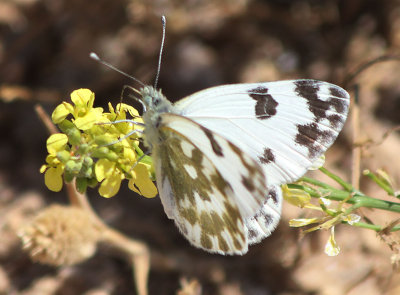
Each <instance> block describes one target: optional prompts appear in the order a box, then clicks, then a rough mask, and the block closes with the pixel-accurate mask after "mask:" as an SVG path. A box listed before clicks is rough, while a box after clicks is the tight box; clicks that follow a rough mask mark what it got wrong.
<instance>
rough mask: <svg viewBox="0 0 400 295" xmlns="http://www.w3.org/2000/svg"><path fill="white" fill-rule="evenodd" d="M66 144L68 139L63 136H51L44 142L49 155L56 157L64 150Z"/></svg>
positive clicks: (60, 134) (57, 134)
mask: <svg viewBox="0 0 400 295" xmlns="http://www.w3.org/2000/svg"><path fill="white" fill-rule="evenodd" d="M67 143H68V137H67V136H66V135H65V134H63V133H56V134H52V135H50V137H49V138H48V139H47V141H46V146H47V151H48V153H49V154H50V155H56V153H57V152H59V151H62V150H64V149H65V147H66V146H67Z"/></svg>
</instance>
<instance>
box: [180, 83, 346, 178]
mask: <svg viewBox="0 0 400 295" xmlns="http://www.w3.org/2000/svg"><path fill="white" fill-rule="evenodd" d="M348 106H349V95H348V93H347V92H346V91H344V90H343V89H342V88H340V87H338V86H336V85H333V84H330V83H327V82H321V81H316V80H292V81H278V82H269V83H251V84H233V85H224V86H218V87H213V88H209V89H205V90H203V91H200V92H197V93H195V94H193V95H191V96H189V97H187V98H185V99H183V100H181V101H179V102H178V103H176V104H175V107H176V109H177V110H178V111H179V112H180V114H181V115H183V116H186V117H188V118H191V119H192V120H194V121H196V122H197V123H199V124H200V125H202V126H204V127H206V128H208V129H210V130H211V131H212V132H215V133H218V134H220V135H222V136H223V137H225V138H226V139H228V140H229V141H231V142H232V143H234V144H235V145H236V146H238V147H239V148H240V149H241V150H242V151H243V152H244V153H245V154H248V155H251V156H252V157H254V158H255V159H257V160H258V161H259V162H260V163H261V164H262V165H263V167H264V170H265V173H266V175H268V184H269V185H274V184H282V183H287V182H292V181H295V180H297V179H298V178H299V177H301V176H302V175H303V174H304V173H305V172H306V171H307V168H309V167H310V166H311V165H312V163H313V162H314V161H315V160H316V159H317V158H318V157H320V155H321V154H322V153H323V152H325V151H326V149H327V148H328V147H329V146H330V145H331V144H332V143H333V142H334V140H335V139H336V137H337V134H338V133H339V131H340V130H341V129H342V127H343V124H344V122H345V119H346V116H347V111H348Z"/></svg>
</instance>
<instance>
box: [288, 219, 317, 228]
mask: <svg viewBox="0 0 400 295" xmlns="http://www.w3.org/2000/svg"><path fill="white" fill-rule="evenodd" d="M321 220H322V219H321V218H297V219H296V218H295V219H291V220H290V221H289V226H291V227H301V226H305V225H310V224H313V223H318V222H320V221H321Z"/></svg>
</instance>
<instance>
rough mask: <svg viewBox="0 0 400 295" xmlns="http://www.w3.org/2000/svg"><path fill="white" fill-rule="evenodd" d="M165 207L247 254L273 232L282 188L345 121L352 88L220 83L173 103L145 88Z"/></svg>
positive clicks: (212, 243) (203, 240) (203, 235)
mask: <svg viewBox="0 0 400 295" xmlns="http://www.w3.org/2000/svg"><path fill="white" fill-rule="evenodd" d="M140 94H141V96H142V102H143V104H144V106H145V111H144V113H143V120H144V123H145V130H144V139H145V143H146V144H147V145H148V146H149V147H150V149H151V150H152V157H153V161H154V165H155V170H156V179H157V187H158V190H159V195H160V198H161V201H162V204H163V206H164V209H165V212H166V213H167V215H168V217H169V218H170V219H173V220H174V221H175V223H176V225H177V226H178V228H179V229H180V231H181V232H182V233H183V235H184V236H185V237H186V238H187V239H188V240H189V242H190V243H191V244H192V245H194V246H196V247H199V248H202V249H204V250H206V251H209V252H214V253H219V254H244V253H246V252H247V251H248V245H251V244H254V243H258V242H259V241H261V240H262V239H263V238H265V237H267V236H269V235H270V234H271V232H272V231H273V230H274V229H275V227H276V225H277V223H278V221H279V218H280V214H281V205H282V192H281V189H280V185H281V184H283V183H288V182H293V181H296V180H297V179H298V178H300V177H301V176H302V175H303V174H304V173H305V172H306V171H307V169H308V168H309V167H311V166H312V164H313V163H314V162H315V161H316V160H317V159H318V158H319V157H320V156H321V155H322V154H323V153H324V152H325V151H326V149H327V148H328V147H329V146H330V145H331V144H332V143H333V142H334V140H335V139H336V137H337V135H338V133H339V132H340V130H341V129H342V127H343V124H344V122H345V120H346V117H347V111H348V107H349V94H348V93H347V92H346V91H345V90H343V89H342V88H340V87H338V86H336V85H333V84H330V83H327V82H321V81H316V80H292V81H278V82H269V83H253V84H233V85H223V86H218V87H213V88H209V89H205V90H202V91H200V92H197V93H195V94H193V95H190V96H188V97H186V98H184V99H182V100H180V101H178V102H177V103H175V104H172V103H170V102H169V101H168V100H167V99H166V97H165V96H164V95H163V94H162V93H161V91H159V90H156V89H155V88H153V87H151V86H145V87H143V88H142V89H140Z"/></svg>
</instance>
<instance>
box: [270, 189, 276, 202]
mask: <svg viewBox="0 0 400 295" xmlns="http://www.w3.org/2000/svg"><path fill="white" fill-rule="evenodd" d="M268 198H271V199H272V201H273V202H274V203H275V204H277V203H278V196H277V195H276V190H274V189H271V190H270V191H269V192H268Z"/></svg>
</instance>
